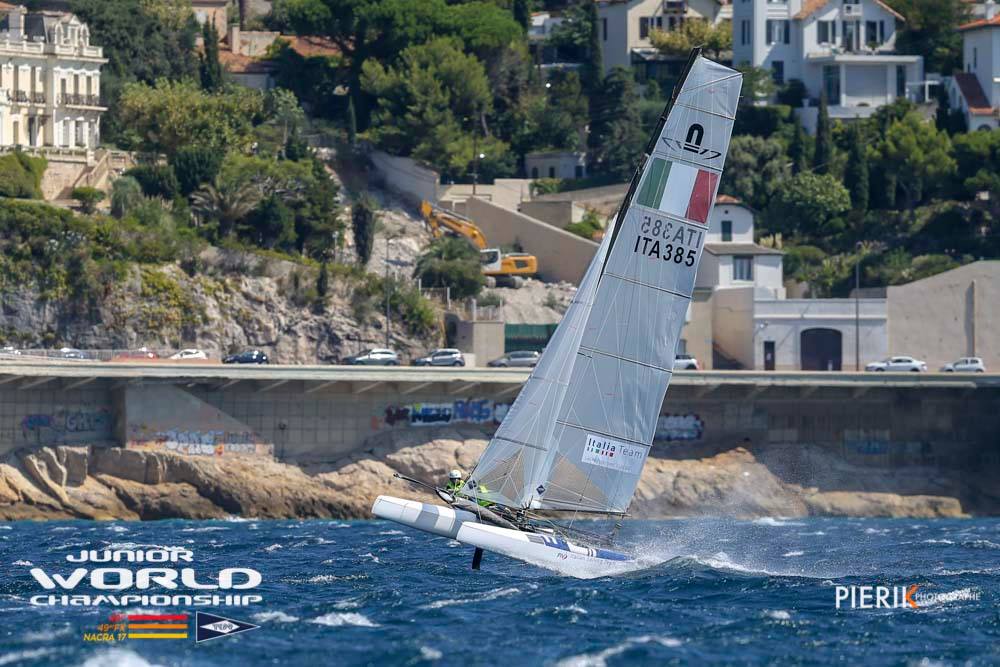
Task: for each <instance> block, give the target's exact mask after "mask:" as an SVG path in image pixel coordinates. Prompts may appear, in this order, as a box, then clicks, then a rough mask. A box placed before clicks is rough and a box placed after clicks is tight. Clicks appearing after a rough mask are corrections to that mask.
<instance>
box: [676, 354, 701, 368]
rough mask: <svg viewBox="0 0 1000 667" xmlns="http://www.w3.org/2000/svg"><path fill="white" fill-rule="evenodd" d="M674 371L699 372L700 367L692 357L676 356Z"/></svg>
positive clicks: (687, 355) (685, 355)
mask: <svg viewBox="0 0 1000 667" xmlns="http://www.w3.org/2000/svg"><path fill="white" fill-rule="evenodd" d="M674 370H675V371H700V370H701V367H700V366H699V365H698V360H697V359H695V358H694V357H692V356H691V355H690V354H678V355H677V356H676V357H674Z"/></svg>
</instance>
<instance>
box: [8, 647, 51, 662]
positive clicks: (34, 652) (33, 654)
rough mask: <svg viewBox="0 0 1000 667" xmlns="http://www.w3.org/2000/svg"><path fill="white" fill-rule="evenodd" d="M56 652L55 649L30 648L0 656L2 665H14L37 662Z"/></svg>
mask: <svg viewBox="0 0 1000 667" xmlns="http://www.w3.org/2000/svg"><path fill="white" fill-rule="evenodd" d="M55 652H56V649H54V648H29V649H25V650H24V651H14V652H13V653H4V654H3V655H0V665H14V664H17V663H19V662H27V661H28V660H37V659H38V658H44V657H45V656H47V655H52V654H53V653H55Z"/></svg>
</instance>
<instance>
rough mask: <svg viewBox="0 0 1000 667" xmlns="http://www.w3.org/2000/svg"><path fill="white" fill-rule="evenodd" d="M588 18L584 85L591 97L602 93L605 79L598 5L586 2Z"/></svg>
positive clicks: (585, 8) (585, 7) (586, 0)
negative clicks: (601, 89)
mask: <svg viewBox="0 0 1000 667" xmlns="http://www.w3.org/2000/svg"><path fill="white" fill-rule="evenodd" d="M584 12H585V13H586V17H587V28H588V30H587V59H586V61H584V63H583V83H584V85H585V86H586V88H587V92H588V94H590V95H591V96H593V95H595V94H597V93H598V92H599V91H600V88H601V83H602V81H603V79H604V56H603V54H602V53H601V20H600V18H598V16H597V3H596V2H590V0H584Z"/></svg>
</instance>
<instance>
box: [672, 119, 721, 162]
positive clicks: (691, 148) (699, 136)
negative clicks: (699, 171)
mask: <svg viewBox="0 0 1000 667" xmlns="http://www.w3.org/2000/svg"><path fill="white" fill-rule="evenodd" d="M704 139H705V128H704V127H702V125H701V124H700V123H692V124H691V126H690V127H688V131H687V136H685V137H684V140H683V141H681V140H680V139H671V138H669V137H663V143H665V144H666V145H667V148H670V149H671V150H673V149H674V148H675V147H676V149H677V150H682V151H687V152H688V153H694V154H695V155H697V156H698V157H700V158H702V159H703V160H714V159H715V158H717V157H719V156H720V155H722V153H721V152H719V151H717V150H714V149H711V148H702V146H701V142H702V141H704Z"/></svg>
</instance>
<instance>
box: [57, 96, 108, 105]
mask: <svg viewBox="0 0 1000 667" xmlns="http://www.w3.org/2000/svg"><path fill="white" fill-rule="evenodd" d="M59 103H60V104H62V105H63V106H76V107H99V106H101V96H100V95H81V94H79V93H63V94H62V95H60V96H59Z"/></svg>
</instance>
